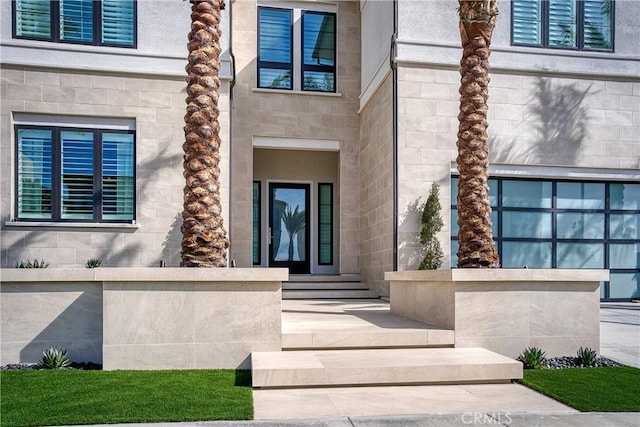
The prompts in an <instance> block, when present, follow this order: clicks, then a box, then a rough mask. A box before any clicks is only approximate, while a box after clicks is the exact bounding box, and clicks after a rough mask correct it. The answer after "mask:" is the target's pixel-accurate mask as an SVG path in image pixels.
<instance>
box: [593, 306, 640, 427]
mask: <svg viewBox="0 0 640 427" xmlns="http://www.w3.org/2000/svg"><path fill="white" fill-rule="evenodd" d="M600 353H601V354H602V355H603V356H605V357H608V358H609V359H613V360H615V361H616V362H620V363H623V364H625V365H629V366H635V367H636V368H640V304H638V303H632V302H606V303H601V304H600ZM638 425H640V422H638Z"/></svg>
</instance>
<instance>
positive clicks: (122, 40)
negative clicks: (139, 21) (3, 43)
mask: <svg viewBox="0 0 640 427" xmlns="http://www.w3.org/2000/svg"><path fill="white" fill-rule="evenodd" d="M12 3H13V35H14V37H15V38H22V39H32V40H45V41H52V42H68V43H80V44H91V45H100V46H119V47H135V45H136V1H135V0H100V1H97V0H57V1H49V0H14V1H13V2H12Z"/></svg>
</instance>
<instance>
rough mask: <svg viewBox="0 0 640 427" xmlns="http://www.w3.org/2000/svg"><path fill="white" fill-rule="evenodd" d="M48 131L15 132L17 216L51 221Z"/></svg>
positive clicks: (50, 166)
mask: <svg viewBox="0 0 640 427" xmlns="http://www.w3.org/2000/svg"><path fill="white" fill-rule="evenodd" d="M51 139H52V134H51V131H50V130H40V129H19V130H18V171H17V172H18V216H19V217H20V218H36V219H50V218H51V212H52V211H51V180H52V169H51V168H52V163H51V162H52V156H51Z"/></svg>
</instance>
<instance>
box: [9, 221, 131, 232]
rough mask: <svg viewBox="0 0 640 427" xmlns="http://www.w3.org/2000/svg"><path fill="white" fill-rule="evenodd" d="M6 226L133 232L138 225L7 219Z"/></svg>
mask: <svg viewBox="0 0 640 427" xmlns="http://www.w3.org/2000/svg"><path fill="white" fill-rule="evenodd" d="M4 225H5V227H7V228H14V227H15V228H22V227H37V228H50V229H64V228H72V229H74V228H75V229H78V228H79V229H87V230H91V229H93V230H109V231H130V232H133V231H135V230H137V229H138V228H140V227H139V225H138V224H125V223H122V224H120V223H91V222H45V221H7V222H5V223H4Z"/></svg>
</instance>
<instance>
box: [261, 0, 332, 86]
mask: <svg viewBox="0 0 640 427" xmlns="http://www.w3.org/2000/svg"><path fill="white" fill-rule="evenodd" d="M335 80H336V14H335V13H331V12H325V11H308V10H301V9H280V8H272V7H259V8H258V87H261V88H271V89H292V90H305V91H318V92H335V91H336V87H335Z"/></svg>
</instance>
